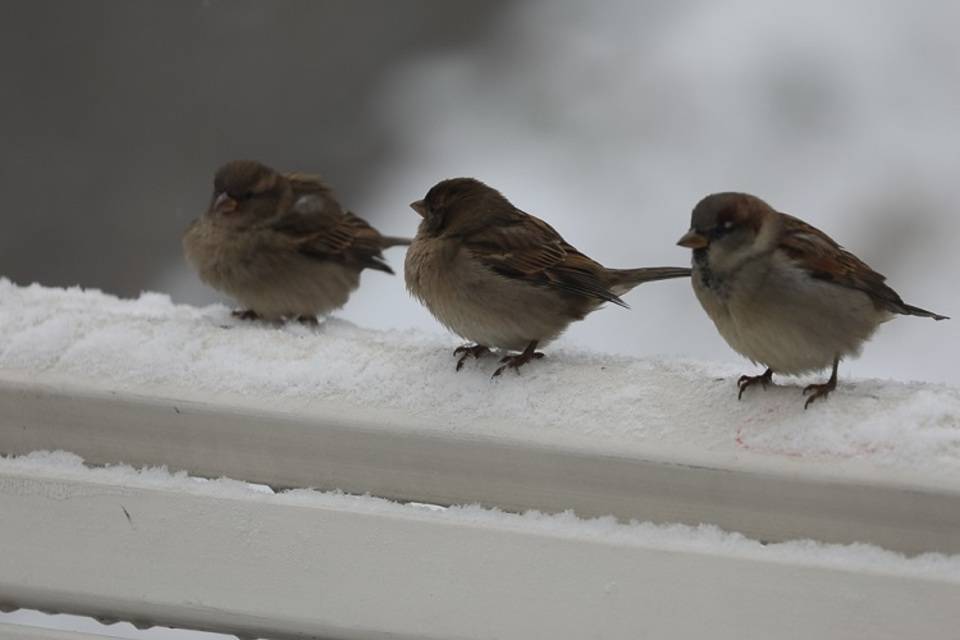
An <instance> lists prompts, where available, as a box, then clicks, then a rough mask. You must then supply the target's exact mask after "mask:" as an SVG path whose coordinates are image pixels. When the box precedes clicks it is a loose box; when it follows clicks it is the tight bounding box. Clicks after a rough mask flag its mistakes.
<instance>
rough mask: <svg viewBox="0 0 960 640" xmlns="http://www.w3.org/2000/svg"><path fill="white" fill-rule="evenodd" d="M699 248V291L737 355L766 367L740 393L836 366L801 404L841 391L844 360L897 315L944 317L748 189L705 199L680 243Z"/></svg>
mask: <svg viewBox="0 0 960 640" xmlns="http://www.w3.org/2000/svg"><path fill="white" fill-rule="evenodd" d="M677 244H679V245H680V246H682V247H688V248H690V249H693V278H692V283H693V290H694V292H695V293H696V295H697V298H698V299H699V300H700V304H701V305H703V308H704V310H705V311H706V312H707V315H709V316H710V318H711V319H712V320H713V322H714V324H716V325H717V330H718V331H719V332H720V335H721V336H723V339H724V340H726V341H727V344H729V345H730V346H731V347H733V349H734V350H735V351H737V352H738V353H740V354H742V355H744V356H746V357H747V358H749V359H750V360H751V361H753V362H754V363H760V364H763V365H764V366H766V367H767V370H766V372H765V373H764V374H763V375H759V376H742V377H741V378H740V380H739V382H738V387H739V389H740V393H739V396H738V397H741V396H743V392H744V390H745V389H747V388H748V387H750V386H752V385H754V384H757V383H760V384H761V385H763V386H764V387H765V386H766V385H767V384H768V383H769V382H770V381H771V379H772V376H773V373H774V372H776V373H782V374H788V375H798V374H802V373H807V372H810V371H818V370H821V369H824V368H826V367H828V366H831V365H832V366H833V373H832V374H831V376H830V380H829V381H828V382H826V383H825V384H813V385H810V386H808V387H807V388H805V389H804V390H803V393H804V395H806V394H807V393H810V394H811V395H810V397H809V398H808V399H807V401H806V403H805V404H804V408H806V407H809V406H810V404H811V403H813V402H814V401H816V400H818V399H820V398H826V397H827V395H829V393H830V392H831V391H833V390H834V389H835V388H836V386H837V367H838V366H839V364H840V360H842V359H843V358H845V357H847V356H855V355H858V354H859V353H860V350H861V349H862V347H863V344H864V342H866V341H867V340H868V339H869V338H870V337H871V336H872V335H873V333H874V331H876V330H877V327H879V326H880V324H882V323H884V322H886V321H887V320H890V319H892V318H893V317H894V316H895V315H898V314H899V315H910V316H922V317H925V318H933V319H934V320H946V319H947V318H946V317H944V316H941V315H937V314H935V313H932V312H930V311H925V310H924V309H919V308H917V307H913V306H911V305H909V304H906V303H905V302H904V301H903V300H902V299H901V298H900V296H899V295H898V294H897V292H896V291H894V290H893V289H891V288H890V287H889V286H887V285H886V284H885V283H884V280H885V278H884V277H883V276H882V275H880V274H879V273H877V272H876V271H874V270H873V269H871V268H870V267H868V266H867V265H866V264H864V263H863V261H861V260H860V259H859V258H857V257H856V256H855V255H853V254H852V253H850V252H849V251H847V250H846V249H844V248H843V247H841V246H840V245H839V244H837V243H836V242H834V241H833V240H832V239H831V238H830V237H829V236H827V234H825V233H823V232H822V231H820V230H819V229H816V228H814V227H812V226H810V225H809V224H807V223H806V222H803V221H802V220H799V219H797V218H794V217H793V216H789V215H787V214H785V213H779V212H778V211H775V210H774V209H773V208H772V207H770V205H768V204H767V203H766V202H764V201H763V200H761V199H759V198H756V197H754V196H751V195H749V194H746V193H717V194H714V195H710V196H707V197H706V198H704V199H703V200H701V201H700V203H699V204H697V206H696V207H695V208H694V209H693V216H692V222H691V227H690V231H689V232H687V234H686V235H684V236H683V237H682V238H680V241H679V242H678V243H677Z"/></svg>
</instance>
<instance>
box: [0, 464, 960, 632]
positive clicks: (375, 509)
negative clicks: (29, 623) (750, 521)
mask: <svg viewBox="0 0 960 640" xmlns="http://www.w3.org/2000/svg"><path fill="white" fill-rule="evenodd" d="M0 513H3V514H4V518H3V521H2V524H0V548H2V549H3V550H4V552H3V553H2V554H0V604H2V605H3V606H5V607H9V606H22V607H30V608H41V609H48V610H54V611H63V612H68V613H70V612H74V613H81V614H84V615H94V616H107V617H110V618H121V619H127V620H132V621H135V622H136V623H137V624H138V625H144V626H147V625H151V624H165V625H173V626H181V627H188V628H198V629H208V630H215V631H219V632H224V633H236V634H240V635H241V637H258V636H263V637H270V638H281V639H283V638H307V637H312V638H317V637H320V638H343V639H352V638H357V639H360V638H363V639H369V638H393V639H408V638H409V639H414V638H420V639H423V638H426V639H437V640H439V639H444V640H447V639H450V638H463V639H473V638H476V639H480V638H500V639H502V640H511V639H517V640H529V639H530V638H553V639H557V640H565V639H567V638H569V639H571V640H574V639H575V640H581V639H582V638H588V637H589V638H607V639H616V638H624V639H633V638H637V637H641V636H642V637H651V638H691V639H693V638H706V637H709V638H711V639H716V640H726V639H738V640H745V639H746V640H750V639H753V638H756V639H758V640H759V639H763V640H767V639H769V638H792V637H796V638H871V640H885V639H890V640H902V638H947V637H953V635H954V634H955V633H956V623H957V610H956V603H957V602H958V601H960V572H958V565H957V562H956V559H946V558H927V559H926V560H922V559H916V560H906V559H903V558H898V557H896V556H895V554H890V553H884V552H880V551H878V550H869V549H848V550H844V549H840V550H834V551H835V553H833V554H832V555H831V553H830V550H828V549H821V550H820V551H818V550H817V549H813V548H807V547H805V546H804V545H797V544H793V545H790V544H788V545H771V546H766V547H765V546H762V545H759V544H756V543H750V542H749V541H744V540H742V539H737V538H735V537H731V536H724V535H723V534H718V533H716V532H697V531H690V530H687V531H680V530H662V531H661V530H656V529H655V528H652V527H649V526H646V527H627V526H617V525H612V524H610V523H594V524H591V523H582V522H581V523H578V522H573V521H570V519H569V518H567V519H565V520H564V519H556V518H554V519H551V518H543V517H541V518H538V519H534V518H529V517H528V518H524V517H520V516H509V515H503V514H500V515H498V514H490V513H482V512H479V511H478V510H475V509H474V510H463V511H457V510H454V511H451V512H439V513H438V512H433V511H430V510H427V509H423V508H420V509H417V508H414V507H403V506H400V505H390V504H389V503H384V502H383V501H374V500H372V499H370V498H355V497H350V496H330V495H324V494H315V493H312V492H294V493H292V494H281V495H271V494H263V493H257V492H255V491H253V490H251V489H249V488H247V487H246V486H245V485H242V484H241V483H223V482H213V483H199V482H195V481H191V480H190V479H189V478H179V479H178V478H170V477H169V476H165V475H164V474H162V473H160V474H157V473H148V474H136V473H133V472H130V471H104V470H84V469H82V468H81V469H77V468H70V467H67V468H60V467H57V466H53V467H49V468H48V467H45V466H43V464H39V465H38V464H33V463H32V462H29V461H28V462H26V463H18V462H17V461H13V463H9V462H8V463H3V464H0ZM554 520H556V522H554Z"/></svg>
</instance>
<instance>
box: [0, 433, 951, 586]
mask: <svg viewBox="0 0 960 640" xmlns="http://www.w3.org/2000/svg"><path fill="white" fill-rule="evenodd" d="M0 473H26V474H29V475H31V477H43V478H47V479H51V480H63V481H67V482H92V483H98V484H107V485H122V486H125V487H130V488H134V489H147V490H150V489H168V490H173V491H176V492H178V493H189V494H192V495H199V496H208V497H214V498H218V499H227V500H254V501H259V502H274V503H279V504H289V505H298V506H304V507H315V508H326V509H337V510H341V511H352V512H354V513H364V514H371V515H383V516H401V517H409V518H420V519H425V520H433V521H440V522H447V523H452V524H460V525H468V526H485V527H493V528H497V529H501V530H510V531H519V532H523V533H528V534H533V535H543V536H550V537H560V538H566V539H573V540H579V541H586V542H599V543H604V544H613V545H618V546H629V547H644V548H656V549H663V550H668V551H679V552H688V553H703V554H722V555H726V556H736V557H740V558H748V559H754V560H758V561H768V562H783V563H796V564H802V565H806V566H818V567H824V568H833V569H840V570H848V571H869V572H876V573H888V574H898V575H909V576H916V577H925V578H932V579H938V580H947V581H950V582H960V555H946V554H941V553H924V554H921V555H918V556H914V557H910V558H908V557H906V556H904V555H903V554H900V553H896V552H893V551H888V550H885V549H881V548H880V547H876V546H872V545H868V544H862V543H857V544H851V545H838V544H826V543H821V542H815V541H812V540H795V541H789V542H779V543H771V544H766V543H761V542H758V541H756V540H752V539H750V538H747V537H745V536H743V535H741V534H738V533H728V532H726V531H723V530H722V529H719V528H717V527H715V526H713V525H699V526H696V527H692V526H687V525H682V524H663V525H660V524H653V523H650V522H630V523H621V522H618V521H617V520H616V519H615V518H613V517H603V518H593V519H582V518H578V517H577V516H575V515H574V514H573V513H570V512H566V513H560V514H544V513H540V512H537V511H528V512H527V513H524V514H513V513H506V512H503V511H499V510H496V509H485V508H483V507H480V506H476V505H466V506H456V507H449V508H441V507H433V506H429V505H418V504H401V503H398V502H392V501H389V500H384V499H382V498H375V497H371V496H354V495H349V494H344V493H341V492H336V491H332V492H320V491H315V490H312V489H294V490H290V491H283V492H279V493H274V492H273V491H272V490H270V489H269V488H266V487H261V486H257V485H249V484H247V483H244V482H240V481H237V480H230V479H227V478H220V479H217V480H207V479H201V478H195V477H192V476H188V475H187V474H186V473H185V472H182V471H180V472H177V473H170V472H169V471H167V469H166V468H164V467H156V468H147V469H134V468H132V467H129V466H125V465H116V466H111V467H97V468H90V467H86V466H84V464H83V460H82V458H80V457H79V456H77V455H74V454H72V453H67V452H64V451H54V452H49V451H37V452H34V453H31V454H28V455H25V456H19V457H3V456H0Z"/></svg>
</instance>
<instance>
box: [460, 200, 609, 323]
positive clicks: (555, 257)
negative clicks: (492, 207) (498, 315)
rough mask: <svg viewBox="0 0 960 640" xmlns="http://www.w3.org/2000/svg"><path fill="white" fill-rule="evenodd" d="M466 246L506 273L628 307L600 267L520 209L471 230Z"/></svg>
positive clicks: (481, 259)
mask: <svg viewBox="0 0 960 640" xmlns="http://www.w3.org/2000/svg"><path fill="white" fill-rule="evenodd" d="M464 246H465V247H466V248H467V249H469V250H470V251H471V253H472V254H473V255H474V257H476V258H477V259H478V260H479V261H480V262H481V263H482V264H484V265H485V266H487V267H489V268H490V269H492V270H493V271H495V272H496V273H498V274H500V275H502V276H504V277H508V278H516V279H519V280H525V281H528V282H530V283H531V284H537V285H542V286H549V287H552V288H555V289H559V290H561V291H566V292H569V293H574V294H578V295H584V296H589V297H593V298H598V299H600V300H604V301H608V302H613V303H616V304H619V305H621V306H626V304H625V303H624V302H623V301H622V300H621V299H620V298H619V297H618V296H616V295H614V294H613V293H612V292H611V291H610V290H609V289H608V288H607V285H606V284H605V283H604V281H603V279H602V278H603V273H604V268H603V266H602V265H600V264H599V263H597V262H595V261H594V260H592V259H590V258H589V257H587V256H585V255H584V254H582V253H580V252H579V251H577V249H576V248H574V247H573V246H571V245H570V244H568V243H567V242H566V241H565V240H564V239H563V238H562V237H561V236H560V234H559V233H557V232H556V230H554V228H553V227H551V226H550V225H549V224H547V223H546V222H544V221H543V220H540V219H539V218H537V217H535V216H531V215H529V214H527V213H524V212H522V211H519V210H517V211H516V215H514V216H510V217H509V218H508V219H506V220H501V221H500V223H499V224H495V225H488V226H485V227H483V228H481V229H479V230H477V231H474V232H473V233H471V234H470V235H469V237H467V238H465V239H464Z"/></svg>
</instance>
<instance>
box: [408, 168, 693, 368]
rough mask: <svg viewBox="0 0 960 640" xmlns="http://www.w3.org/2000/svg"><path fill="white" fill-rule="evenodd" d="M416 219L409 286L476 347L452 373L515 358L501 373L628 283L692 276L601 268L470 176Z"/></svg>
mask: <svg viewBox="0 0 960 640" xmlns="http://www.w3.org/2000/svg"><path fill="white" fill-rule="evenodd" d="M410 206H411V207H412V208H413V209H414V210H415V211H416V212H417V213H418V214H420V215H421V216H422V217H423V220H422V221H421V222H420V227H419V229H418V230H417V235H416V237H414V239H413V243H412V244H411V245H410V249H409V250H408V251H407V258H406V262H405V267H404V272H405V276H406V281H407V288H408V289H409V290H410V292H411V293H412V294H413V295H414V296H416V297H417V298H419V299H420V301H421V302H422V303H423V304H424V305H426V307H427V308H428V309H429V310H430V312H431V313H433V315H434V316H435V317H436V318H437V319H438V320H439V321H440V322H441V323H442V324H443V325H445V326H446V327H447V328H448V329H450V330H451V331H453V332H454V333H456V334H458V335H460V336H462V337H464V338H466V339H467V340H470V341H472V342H475V343H476V344H475V345H473V346H469V347H461V348H459V349H457V350H456V351H455V352H454V355H460V359H459V360H458V362H457V370H458V371H459V370H460V368H461V367H462V366H463V363H464V360H466V358H467V357H469V356H473V357H475V358H479V357H481V356H482V355H485V354H486V353H488V352H489V349H490V348H491V347H496V348H499V349H504V350H511V351H519V352H520V353H519V354H518V355H508V356H506V357H504V358H503V359H502V360H501V361H500V362H501V365H502V366H500V367H499V368H498V369H497V370H496V372H495V373H494V374H493V375H494V376H498V375H500V374H501V373H502V372H503V371H504V370H505V369H506V368H512V369H516V370H519V367H520V366H522V365H523V364H525V363H527V362H529V361H530V360H533V359H535V358H541V357H543V354H542V353H539V352H537V350H536V349H537V347H538V346H543V345H545V344H547V343H549V342H550V341H551V340H554V339H555V338H557V337H558V336H559V335H560V334H561V333H563V331H564V330H565V329H566V328H567V326H568V325H569V324H570V323H571V322H574V321H576V320H582V319H583V318H584V317H585V316H586V315H587V314H588V313H590V312H591V311H594V310H595V309H597V308H598V307H600V306H601V305H602V304H603V303H605V302H612V303H614V304H617V305H620V306H623V307H625V306H627V305H626V304H625V303H624V302H623V301H622V300H621V299H620V296H621V295H623V294H625V293H627V292H628V291H630V290H631V289H633V288H634V287H635V286H637V285H639V284H641V283H644V282H651V281H653V280H663V279H666V278H681V277H687V276H689V275H690V269H686V268H678V267H654V268H643V269H608V268H606V267H604V266H603V265H601V264H600V263H598V262H595V261H594V260H591V259H590V258H588V257H587V256H585V255H584V254H582V253H580V252H579V251H577V250H576V249H575V248H574V247H573V246H571V245H570V244H568V243H567V242H566V241H565V240H564V239H563V238H562V237H561V236H560V234H559V233H557V232H556V231H555V230H554V229H553V227H551V226H550V225H548V224H547V223H546V222H544V221H543V220H540V219H539V218H536V217H534V216H532V215H530V214H528V213H524V212H523V211H521V210H520V209H518V208H516V207H515V206H513V205H512V204H511V203H510V201H509V200H507V199H506V198H505V197H504V196H503V195H502V194H501V193H500V192H499V191H497V190H496V189H493V188H491V187H489V186H487V185H486V184H484V183H483V182H480V181H479V180H475V179H473V178H453V179H450V180H444V181H442V182H440V183H438V184H437V185H435V186H434V187H433V188H432V189H430V191H429V192H428V193H427V195H426V197H425V198H424V199H423V200H418V201H416V202H414V203H412V204H411V205H410Z"/></svg>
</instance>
